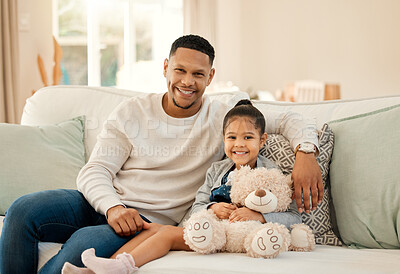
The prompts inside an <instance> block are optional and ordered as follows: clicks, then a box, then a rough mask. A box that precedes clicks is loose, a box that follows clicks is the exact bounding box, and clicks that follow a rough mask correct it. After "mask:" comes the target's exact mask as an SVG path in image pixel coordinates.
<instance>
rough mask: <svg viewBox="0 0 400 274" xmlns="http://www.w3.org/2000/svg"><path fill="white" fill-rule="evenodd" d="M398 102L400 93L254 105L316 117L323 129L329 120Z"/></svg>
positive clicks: (262, 102) (257, 102)
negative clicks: (358, 97)
mask: <svg viewBox="0 0 400 274" xmlns="http://www.w3.org/2000/svg"><path fill="white" fill-rule="evenodd" d="M397 104H400V95H394V96H385V97H376V98H365V99H355V100H332V101H322V102H316V103H290V102H266V101H254V105H255V106H256V107H257V108H258V109H259V110H260V111H261V112H262V113H264V114H267V113H268V111H279V112H286V111H294V112H298V113H301V114H303V115H304V116H306V117H308V118H311V119H315V121H316V123H317V128H318V129H321V128H322V126H323V124H324V123H326V122H329V121H333V120H337V119H341V118H345V117H349V116H354V115H358V114H362V113H367V112H371V111H374V110H377V109H381V108H384V107H388V106H393V105H397Z"/></svg>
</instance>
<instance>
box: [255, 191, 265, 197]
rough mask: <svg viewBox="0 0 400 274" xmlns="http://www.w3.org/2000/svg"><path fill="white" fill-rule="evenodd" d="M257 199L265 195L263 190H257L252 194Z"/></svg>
mask: <svg viewBox="0 0 400 274" xmlns="http://www.w3.org/2000/svg"><path fill="white" fill-rule="evenodd" d="M254 194H255V195H256V196H257V197H264V196H265V195H266V194H267V193H266V192H265V190H264V189H258V190H257V191H256V193H254Z"/></svg>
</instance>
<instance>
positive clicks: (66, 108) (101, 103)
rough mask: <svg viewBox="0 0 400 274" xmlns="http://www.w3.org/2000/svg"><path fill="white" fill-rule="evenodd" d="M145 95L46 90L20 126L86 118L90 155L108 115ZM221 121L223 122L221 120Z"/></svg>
mask: <svg viewBox="0 0 400 274" xmlns="http://www.w3.org/2000/svg"><path fill="white" fill-rule="evenodd" d="M144 95H146V93H143V92H135V91H130V90H123V89H118V88H112V87H88V86H49V87H45V88H42V89H40V90H38V91H37V92H36V93H35V94H34V95H33V96H32V97H30V98H28V99H27V100H26V104H25V107H24V111H23V114H22V118H21V124H22V125H32V126H37V125H47V124H56V123H59V122H62V121H66V120H69V119H72V118H75V117H77V116H81V115H85V117H86V122H85V147H86V155H87V157H88V156H89V155H90V153H91V151H92V149H93V147H94V145H95V143H96V136H97V135H98V134H99V133H100V131H101V129H102V127H103V123H104V121H105V120H106V119H107V117H108V116H109V114H110V113H111V111H112V110H113V109H114V108H115V107H117V106H118V105H119V104H120V103H121V102H123V101H125V100H126V99H128V98H131V97H133V96H144ZM243 98H249V97H248V94H247V93H245V92H220V93H218V92H216V93H211V94H210V99H211V100H219V101H223V102H227V103H228V102H229V101H231V100H232V101H233V102H236V101H238V100H240V99H243ZM221 119H222V118H221Z"/></svg>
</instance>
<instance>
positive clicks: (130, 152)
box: [77, 94, 317, 225]
mask: <svg viewBox="0 0 400 274" xmlns="http://www.w3.org/2000/svg"><path fill="white" fill-rule="evenodd" d="M162 96H163V94H148V95H145V96H141V97H134V98H131V99H128V100H127V101H125V102H123V103H122V104H120V105H119V106H118V107H117V108H116V109H115V110H114V111H113V112H112V113H111V115H110V116H109V118H108V120H107V121H106V122H105V123H104V126H103V130H102V132H101V133H100V134H99V136H98V139H97V144H96V146H95V147H94V149H93V152H92V154H91V156H90V159H89V161H88V163H87V164H86V165H85V166H84V167H83V168H82V170H81V171H80V173H79V175H78V179H77V185H78V190H79V191H81V192H82V193H83V195H84V196H85V198H86V199H87V200H88V201H89V203H90V204H91V205H92V206H93V207H94V208H95V210H96V211H98V212H100V213H102V214H104V215H105V214H106V212H107V210H108V209H110V208H111V207H113V206H116V205H125V206H127V207H132V208H135V209H137V210H138V211H139V213H140V214H142V215H143V216H145V217H146V218H148V219H149V220H150V221H152V222H157V223H161V224H172V225H175V224H177V223H179V222H180V221H181V220H182V218H183V217H184V215H185V213H186V212H187V210H188V209H189V208H190V206H191V205H192V203H193V201H194V198H195V194H196V191H197V190H198V188H199V187H200V186H201V185H202V184H203V182H204V179H205V174H206V171H207V169H208V168H209V167H210V166H211V163H213V162H215V161H218V160H221V159H222V157H223V155H224V150H223V142H222V121H223V118H224V115H225V114H226V112H227V111H228V110H229V109H230V108H231V107H232V106H233V105H234V104H235V103H236V102H237V101H238V100H239V99H240V98H238V97H237V96H236V97H235V96H232V98H231V100H230V101H229V102H228V103H222V102H220V101H217V100H213V101H211V100H210V99H209V97H208V96H206V95H205V96H203V103H202V107H201V109H200V111H199V112H198V113H197V114H195V115H194V116H192V117H189V118H173V117H170V116H168V115H167V114H166V113H165V112H164V110H163V108H162ZM268 115H269V114H268ZM273 115H278V114H276V113H275V114H273ZM293 115H295V116H296V117H292V116H293ZM291 119H292V120H293V121H299V120H300V119H299V116H298V115H297V114H290V115H286V116H285V115H282V114H280V115H279V117H278V116H277V117H276V119H275V121H276V120H282V125H283V126H287V125H288V124H290V126H291V130H290V131H291V132H293V125H292V124H291V123H290V120H291ZM288 120H289V122H288ZM304 128H310V125H302V124H299V125H298V127H297V129H298V130H302V129H304ZM311 128H312V127H311ZM313 129H314V131H315V125H314V127H313ZM280 131H282V132H285V128H280V127H278V128H276V129H275V132H276V133H279V132H280ZM295 132H296V130H295V131H294V132H293V133H295ZM310 134H311V135H310ZM310 134H306V135H305V136H308V137H309V136H313V134H312V133H311V132H310ZM294 135H296V134H294ZM314 135H315V136H314V137H315V138H308V139H306V140H303V141H308V142H312V143H314V144H316V145H317V138H316V134H315V132H314ZM286 137H287V138H290V136H286ZM292 145H293V146H295V145H297V144H292Z"/></svg>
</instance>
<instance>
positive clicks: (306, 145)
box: [296, 142, 316, 154]
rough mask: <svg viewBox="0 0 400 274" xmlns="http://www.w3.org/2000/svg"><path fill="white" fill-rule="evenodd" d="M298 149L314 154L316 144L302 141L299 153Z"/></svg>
mask: <svg viewBox="0 0 400 274" xmlns="http://www.w3.org/2000/svg"><path fill="white" fill-rule="evenodd" d="M297 151H301V152H304V153H314V154H315V152H316V150H315V146H314V144H313V143H309V142H304V143H301V144H300V145H299V146H298V147H297V150H296V153H297Z"/></svg>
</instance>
